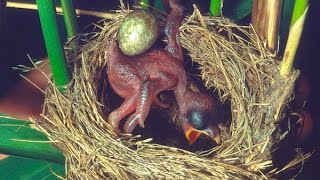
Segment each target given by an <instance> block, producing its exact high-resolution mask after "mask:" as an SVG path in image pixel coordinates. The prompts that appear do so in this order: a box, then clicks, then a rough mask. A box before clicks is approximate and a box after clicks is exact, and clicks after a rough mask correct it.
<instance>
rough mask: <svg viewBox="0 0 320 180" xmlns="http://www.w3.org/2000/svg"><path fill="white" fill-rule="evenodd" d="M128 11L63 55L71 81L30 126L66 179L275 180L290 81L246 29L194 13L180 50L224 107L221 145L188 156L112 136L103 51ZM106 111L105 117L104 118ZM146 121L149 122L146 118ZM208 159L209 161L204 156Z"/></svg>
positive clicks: (50, 95) (51, 91)
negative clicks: (57, 155)
mask: <svg viewBox="0 0 320 180" xmlns="http://www.w3.org/2000/svg"><path fill="white" fill-rule="evenodd" d="M127 13H128V10H122V11H121V12H119V13H117V15H116V17H115V18H114V19H113V20H111V21H110V20H106V21H104V22H103V23H102V24H103V25H101V26H96V27H101V31H100V32H99V33H97V34H95V35H94V36H93V37H92V38H91V39H90V40H89V41H88V42H87V43H86V44H85V45H83V46H82V47H81V48H80V50H79V51H78V52H77V53H73V54H72V53H71V54H70V53H69V62H70V66H72V67H73V76H72V77H73V79H72V81H71V83H70V85H69V86H68V89H67V92H66V93H64V94H63V93H61V92H59V91H57V89H56V88H54V87H53V86H52V85H51V86H50V87H49V88H48V89H47V90H46V101H45V106H44V113H43V117H44V121H41V122H36V123H37V128H38V129H39V130H41V131H43V132H44V133H45V134H46V135H47V136H48V137H49V138H50V139H51V140H52V141H53V142H54V144H55V146H56V147H58V148H59V149H61V150H62V152H63V154H64V155H65V157H66V167H67V177H68V178H69V179H104V178H108V179H109V178H110V179H262V178H273V177H275V175H277V174H278V173H279V172H281V171H284V170H286V169H288V168H290V167H292V166H294V165H296V164H298V163H300V162H301V161H303V160H304V159H305V158H306V157H307V156H306V155H302V154H301V155H299V156H297V157H296V158H295V159H293V160H292V161H291V162H289V163H288V164H287V165H286V166H285V167H283V168H281V169H276V168H273V167H272V165H273V162H272V160H271V151H272V148H271V147H272V146H273V145H274V144H275V143H276V142H278V141H279V140H280V136H279V137H274V136H273V134H274V133H275V131H277V129H278V128H277V126H278V124H279V122H280V121H281V120H284V119H285V118H283V117H284V116H285V113H284V108H285V107H286V105H287V103H288V101H289V100H290V97H291V95H292V91H293V86H294V82H295V80H296V78H297V76H298V75H299V72H298V71H294V72H293V73H292V75H291V76H290V78H287V79H284V78H282V77H280V76H279V62H278V61H277V60H275V58H274V57H273V55H272V54H270V53H269V52H268V51H267V50H266V49H264V48H263V45H262V43H261V42H260V41H259V39H258V38H257V36H256V34H255V33H254V31H253V29H252V27H251V26H238V25H236V24H234V23H232V22H230V21H229V20H228V19H224V18H220V17H206V16H201V15H200V13H199V11H198V10H197V9H196V7H195V11H194V13H193V14H192V15H191V16H189V17H186V18H185V20H184V22H183V25H182V26H181V28H180V39H181V44H182V46H183V48H184V49H185V50H186V52H188V55H189V56H190V57H191V58H192V61H193V62H196V63H198V64H199V68H200V70H201V77H202V80H203V83H204V85H205V86H206V87H207V88H209V89H210V90H212V91H217V92H218V94H219V96H220V100H221V101H222V102H223V101H225V100H228V101H230V104H231V113H232V122H231V125H230V127H221V129H222V134H221V137H222V144H221V145H220V146H218V147H216V148H214V149H211V150H209V151H202V152H197V153H193V152H189V151H186V150H182V149H179V148H174V147H168V146H164V145H159V144H154V143H152V141H150V140H149V139H146V140H141V139H139V140H138V139H137V137H134V136H120V137H117V136H116V134H115V133H114V131H113V130H112V129H111V127H110V126H109V125H108V124H107V122H106V117H107V113H108V112H109V106H108V98H109V97H108V96H106V97H104V96H103V95H106V94H107V91H108V89H107V84H108V82H107V79H106V68H105V67H106V63H108V57H107V56H106V49H107V47H108V45H109V44H110V41H112V40H114V39H115V37H116V33H117V29H118V27H119V24H120V22H121V21H122V19H123V18H124V16H125V14H127ZM105 112H107V113H105ZM148 121H152V119H149V120H148ZM209 155H210V156H209Z"/></svg>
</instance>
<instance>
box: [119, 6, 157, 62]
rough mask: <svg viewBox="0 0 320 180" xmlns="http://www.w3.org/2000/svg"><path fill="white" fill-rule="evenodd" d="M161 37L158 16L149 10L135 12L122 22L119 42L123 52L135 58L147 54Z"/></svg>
mask: <svg viewBox="0 0 320 180" xmlns="http://www.w3.org/2000/svg"><path fill="white" fill-rule="evenodd" d="M158 36H159V24H158V20H157V18H156V16H155V15H154V14H152V13H151V12H149V11H147V10H134V11H132V12H130V13H129V14H128V15H127V16H126V17H125V19H124V20H123V21H122V23H121V25H120V28H119V32H118V41H119V46H120V49H121V50H122V52H123V53H124V54H126V55H128V56H134V55H138V54H141V53H144V52H146V51H147V50H148V49H150V47H151V46H152V45H153V44H154V42H155V41H156V40H157V38H158Z"/></svg>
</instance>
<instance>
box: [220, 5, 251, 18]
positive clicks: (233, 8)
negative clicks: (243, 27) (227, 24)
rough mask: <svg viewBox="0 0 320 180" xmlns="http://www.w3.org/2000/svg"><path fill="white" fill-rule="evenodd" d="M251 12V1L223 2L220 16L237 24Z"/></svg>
mask: <svg viewBox="0 0 320 180" xmlns="http://www.w3.org/2000/svg"><path fill="white" fill-rule="evenodd" d="M251 11H252V0H224V1H223V7H222V14H223V15H224V16H225V17H227V18H230V19H232V20H233V21H235V22H237V21H239V20H241V19H243V18H244V17H246V16H248V15H249V14H250V13H251Z"/></svg>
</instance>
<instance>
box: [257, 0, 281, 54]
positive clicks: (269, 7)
mask: <svg viewBox="0 0 320 180" xmlns="http://www.w3.org/2000/svg"><path fill="white" fill-rule="evenodd" d="M281 7H282V0H263V1H261V0H254V1H253V8H252V24H253V27H254V28H255V31H256V32H257V34H258V36H259V37H260V39H261V40H262V42H265V44H266V47H267V48H268V49H269V50H270V51H272V52H274V53H277V51H278V41H279V40H278V36H279V26H280V17H281V9H282V8H281Z"/></svg>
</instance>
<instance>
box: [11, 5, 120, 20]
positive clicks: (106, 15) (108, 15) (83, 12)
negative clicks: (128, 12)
mask: <svg viewBox="0 0 320 180" xmlns="http://www.w3.org/2000/svg"><path fill="white" fill-rule="evenodd" d="M7 8H17V9H28V10H38V7H37V5H36V4H31V3H18V2H8V3H7ZM75 11H76V15H78V16H80V15H87V16H94V17H98V18H103V19H113V18H114V17H115V13H106V12H98V11H89V10H84V9H76V10H75ZM56 12H57V13H59V14H62V8H61V7H56Z"/></svg>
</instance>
